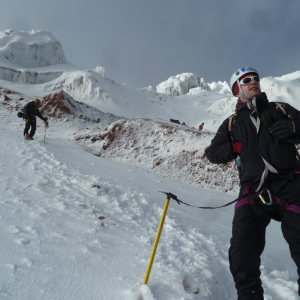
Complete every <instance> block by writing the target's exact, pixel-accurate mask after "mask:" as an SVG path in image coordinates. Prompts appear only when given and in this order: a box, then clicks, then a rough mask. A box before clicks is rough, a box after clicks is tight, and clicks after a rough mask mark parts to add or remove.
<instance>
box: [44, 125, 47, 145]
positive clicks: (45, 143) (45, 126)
mask: <svg viewBox="0 0 300 300" xmlns="http://www.w3.org/2000/svg"><path fill="white" fill-rule="evenodd" d="M46 129H47V123H45V134H44V143H45V144H46Z"/></svg>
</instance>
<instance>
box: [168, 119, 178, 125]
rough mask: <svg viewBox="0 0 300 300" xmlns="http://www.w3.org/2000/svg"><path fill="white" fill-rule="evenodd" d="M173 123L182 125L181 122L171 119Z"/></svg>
mask: <svg viewBox="0 0 300 300" xmlns="http://www.w3.org/2000/svg"><path fill="white" fill-rule="evenodd" d="M170 121H171V122H173V123H176V124H180V121H179V120H174V119H170Z"/></svg>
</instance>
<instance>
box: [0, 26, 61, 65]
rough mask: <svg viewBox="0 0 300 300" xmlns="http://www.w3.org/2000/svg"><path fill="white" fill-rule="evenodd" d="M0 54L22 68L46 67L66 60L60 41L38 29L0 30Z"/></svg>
mask: <svg viewBox="0 0 300 300" xmlns="http://www.w3.org/2000/svg"><path fill="white" fill-rule="evenodd" d="M0 54H1V56H4V57H5V59H6V60H8V61H9V62H11V63H13V64H15V65H17V66H21V67H24V68H38V67H47V66H50V65H56V64H62V63H65V62H66V58H65V54H64V51H63V48H62V46H61V44H60V42H59V41H58V40H57V39H56V38H55V37H54V36H53V35H52V34H51V33H50V32H45V31H40V30H32V31H30V32H27V31H14V30H6V31H1V32H0Z"/></svg>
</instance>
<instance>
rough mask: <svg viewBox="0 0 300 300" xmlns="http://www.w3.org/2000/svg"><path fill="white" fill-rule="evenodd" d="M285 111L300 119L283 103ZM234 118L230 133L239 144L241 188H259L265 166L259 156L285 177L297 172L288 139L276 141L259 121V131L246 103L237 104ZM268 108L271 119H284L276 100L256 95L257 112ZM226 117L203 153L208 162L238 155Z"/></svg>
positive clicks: (295, 160) (219, 161)
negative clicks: (272, 100)
mask: <svg viewBox="0 0 300 300" xmlns="http://www.w3.org/2000/svg"><path fill="white" fill-rule="evenodd" d="M284 105H285V110H286V112H287V113H288V114H290V115H292V116H293V117H294V118H295V121H297V120H298V121H299V122H300V112H299V111H298V110H296V109H295V108H294V107H292V106H290V105H289V104H287V103H285V104H284ZM236 109H237V112H238V113H237V118H236V121H235V123H234V124H233V125H232V133H233V137H234V139H235V141H234V143H235V142H240V143H242V144H243V145H242V148H241V153H240V158H241V160H242V168H239V171H240V172H239V176H240V182H241V187H242V188H243V187H249V188H250V187H255V188H256V187H258V185H259V182H260V179H261V176H262V174H263V171H264V169H265V164H264V162H263V159H262V157H263V158H264V159H265V160H266V161H267V162H268V163H269V164H271V165H272V166H273V167H274V168H275V169H276V170H277V171H278V174H279V175H280V176H286V175H287V174H290V173H292V172H295V171H300V162H299V161H298V159H297V158H296V150H295V147H294V146H293V145H291V144H290V143H287V142H279V141H278V139H277V138H276V137H274V136H272V135H271V134H270V132H269V131H268V130H267V128H266V127H265V126H264V124H263V123H262V122H261V125H260V129H259V132H258V134H257V129H256V127H255V125H254V124H253V122H252V120H251V119H250V115H251V113H252V111H251V110H250V109H249V108H248V106H247V103H242V104H240V103H237V105H236ZM264 111H268V112H269V114H270V115H271V117H272V118H273V119H274V120H281V119H285V118H286V116H285V115H284V113H283V112H281V111H278V110H277V109H276V105H275V103H270V102H269V101H268V99H267V96H266V94H265V93H262V94H261V96H259V97H257V115H258V117H259V118H260V116H261V113H262V112H264ZM228 123H229V118H228V119H226V120H225V121H224V122H223V123H222V125H221V126H220V127H219V129H218V131H217V134H216V136H215V137H214V138H213V140H212V141H211V145H210V147H209V148H207V149H206V151H205V152H206V155H207V158H208V159H209V161H210V162H212V163H215V164H221V163H227V162H229V161H231V160H233V159H235V158H236V157H237V155H238V154H237V153H235V152H234V150H233V144H234V143H233V142H232V140H231V137H230V134H229V130H228Z"/></svg>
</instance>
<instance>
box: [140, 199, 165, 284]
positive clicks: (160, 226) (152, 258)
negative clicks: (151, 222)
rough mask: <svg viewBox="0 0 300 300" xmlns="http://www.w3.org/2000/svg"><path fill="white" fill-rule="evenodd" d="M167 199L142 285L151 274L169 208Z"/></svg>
mask: <svg viewBox="0 0 300 300" xmlns="http://www.w3.org/2000/svg"><path fill="white" fill-rule="evenodd" d="M167 196H168V195H167ZM169 198H170V197H169V196H168V198H167V200H166V203H165V207H164V210H163V214H162V216H161V219H160V223H159V227H158V230H157V234H156V239H155V242H154V245H153V249H152V253H151V256H150V261H149V264H148V269H147V272H146V276H145V279H144V284H147V283H148V279H149V276H150V272H151V269H152V264H153V261H154V257H155V253H156V249H157V245H158V242H159V238H160V234H161V231H162V228H163V225H164V221H165V217H166V214H167V211H168V207H169V203H170V199H169Z"/></svg>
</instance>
